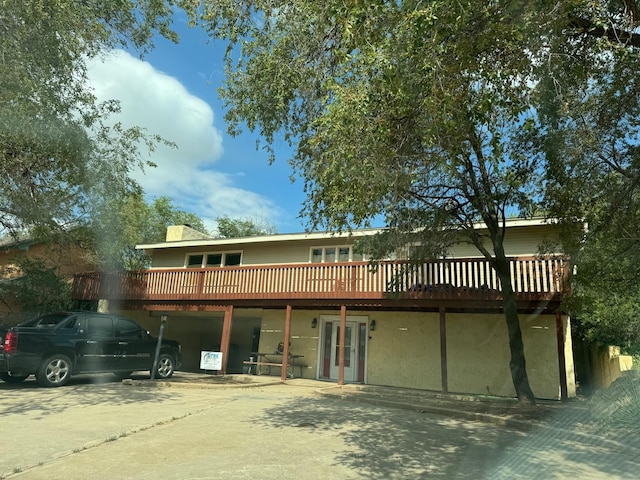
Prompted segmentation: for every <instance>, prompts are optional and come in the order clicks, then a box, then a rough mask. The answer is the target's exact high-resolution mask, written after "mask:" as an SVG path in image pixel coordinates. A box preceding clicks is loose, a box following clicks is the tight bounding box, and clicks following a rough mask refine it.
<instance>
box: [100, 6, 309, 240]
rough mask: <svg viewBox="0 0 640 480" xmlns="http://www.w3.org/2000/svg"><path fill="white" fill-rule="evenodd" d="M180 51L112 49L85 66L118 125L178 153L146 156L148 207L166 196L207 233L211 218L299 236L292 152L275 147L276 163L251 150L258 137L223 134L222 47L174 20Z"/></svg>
mask: <svg viewBox="0 0 640 480" xmlns="http://www.w3.org/2000/svg"><path fill="white" fill-rule="evenodd" d="M174 29H175V30H176V31H177V32H178V34H179V35H180V42H179V44H177V45H176V44H174V43H172V42H170V41H168V40H165V39H162V38H158V39H156V40H155V44H156V46H155V49H154V50H152V51H151V52H149V53H148V54H147V55H145V57H144V58H143V59H140V58H139V57H138V55H137V54H136V53H135V52H134V53H133V54H131V53H129V52H127V51H124V50H116V51H113V52H111V54H110V55H108V56H107V57H106V58H104V59H94V60H91V62H90V63H89V80H90V83H91V85H92V87H93V90H94V94H95V95H96V97H97V98H98V100H99V101H102V100H108V99H116V100H119V101H120V105H121V113H120V115H119V117H118V118H117V120H118V121H120V122H122V124H123V125H124V126H136V125H137V126H141V127H144V128H146V129H147V131H148V132H149V133H150V134H159V135H160V136H162V137H163V138H165V139H167V140H169V141H171V142H174V143H175V144H176V145H177V148H169V147H166V146H159V147H158V148H157V149H156V150H155V151H154V152H153V153H152V154H151V157H150V160H152V161H153V162H154V163H155V164H157V167H156V168H147V169H145V172H144V173H142V172H139V171H137V172H135V173H134V175H133V176H134V178H135V179H136V180H138V181H139V183H140V184H141V185H142V187H143V188H144V190H145V193H146V195H147V198H148V200H152V199H153V198H155V197H159V196H168V197H169V198H171V200H172V202H173V204H174V205H175V206H176V207H177V208H179V209H181V210H186V211H188V212H192V213H194V214H196V215H198V216H199V217H200V218H202V219H203V220H204V222H205V225H206V226H207V228H208V229H209V230H213V229H215V219H216V218H217V217H220V216H223V215H228V216H229V217H231V218H243V219H246V218H251V219H254V220H256V221H259V222H267V223H268V224H270V225H273V226H275V228H276V229H277V231H278V232H279V233H293V232H302V231H304V229H305V222H304V220H303V219H301V218H299V212H300V210H301V208H302V202H303V201H304V198H305V195H304V192H303V190H302V188H303V186H302V182H301V181H300V180H298V181H296V182H294V183H291V181H290V176H291V167H290V166H289V163H288V159H289V158H290V156H291V153H292V151H291V149H289V148H288V147H287V146H286V145H284V144H282V145H276V146H275V147H276V162H275V163H274V164H271V165H269V163H268V159H267V154H266V152H264V151H260V150H256V141H257V140H258V135H257V134H255V133H251V132H248V131H245V132H243V134H241V135H239V136H237V137H232V136H230V135H228V134H227V132H226V130H227V125H226V124H225V121H224V109H223V104H222V101H221V100H220V98H219V97H218V93H217V88H218V87H219V86H220V85H221V84H222V83H223V80H224V72H223V54H224V49H225V46H226V45H225V44H224V43H222V42H216V43H212V42H210V41H209V38H208V37H207V34H206V33H205V32H204V31H203V30H200V29H191V28H188V27H187V25H186V17H185V16H184V14H177V16H176V19H175V21H174Z"/></svg>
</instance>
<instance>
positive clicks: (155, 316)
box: [119, 309, 262, 374]
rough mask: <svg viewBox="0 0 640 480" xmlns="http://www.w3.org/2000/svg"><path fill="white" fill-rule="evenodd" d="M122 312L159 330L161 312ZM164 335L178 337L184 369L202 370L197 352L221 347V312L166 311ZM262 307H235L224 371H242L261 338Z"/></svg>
mask: <svg viewBox="0 0 640 480" xmlns="http://www.w3.org/2000/svg"><path fill="white" fill-rule="evenodd" d="M119 313H121V314H122V315H124V316H126V317H128V318H131V319H133V320H135V321H137V322H138V323H139V324H140V325H141V326H142V327H143V328H146V329H147V330H149V332H151V334H152V335H154V336H157V335H158V332H159V331H160V319H161V313H160V312H157V311H144V310H122V311H119ZM166 315H167V325H166V328H165V331H164V337H165V338H171V339H173V340H178V341H179V342H180V344H181V345H182V366H181V368H180V370H182V371H185V372H202V370H201V369H200V352H202V351H214V352H218V351H220V350H221V345H222V336H223V327H224V312H188V311H172V312H167V314H166ZM261 317H262V310H260V309H235V310H234V312H233V325H232V328H231V332H230V340H229V357H228V359H227V373H230V374H233V373H242V372H243V367H244V365H243V363H242V362H243V361H245V360H247V359H248V358H249V355H250V352H252V351H257V349H258V342H259V341H260V322H261Z"/></svg>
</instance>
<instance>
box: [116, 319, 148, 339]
mask: <svg viewBox="0 0 640 480" xmlns="http://www.w3.org/2000/svg"><path fill="white" fill-rule="evenodd" d="M116 336H118V337H125V338H142V329H141V328H140V326H139V325H138V324H137V323H136V322H134V321H132V320H129V319H128V318H117V319H116Z"/></svg>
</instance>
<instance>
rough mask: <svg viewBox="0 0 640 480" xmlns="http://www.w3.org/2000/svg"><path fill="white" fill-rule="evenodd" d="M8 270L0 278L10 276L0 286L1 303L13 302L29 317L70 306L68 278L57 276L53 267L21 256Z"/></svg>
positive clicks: (38, 260)
mask: <svg viewBox="0 0 640 480" xmlns="http://www.w3.org/2000/svg"><path fill="white" fill-rule="evenodd" d="M10 270H12V271H3V272H2V276H3V277H5V276H7V277H14V278H13V279H12V280H10V281H7V280H5V281H3V282H2V283H1V284H0V300H2V301H3V302H8V301H9V300H10V301H11V303H17V304H18V305H21V306H22V308H23V310H24V311H25V312H28V313H29V314H38V313H44V312H48V311H55V310H65V309H69V308H71V307H72V306H73V301H72V299H71V279H70V278H66V277H64V276H62V275H60V274H59V273H58V271H57V268H56V267H50V266H48V265H46V264H45V262H44V261H42V260H40V259H31V258H28V257H26V256H24V255H22V256H19V257H17V258H16V262H15V266H13V267H11V268H10ZM15 274H18V276H14V275H15Z"/></svg>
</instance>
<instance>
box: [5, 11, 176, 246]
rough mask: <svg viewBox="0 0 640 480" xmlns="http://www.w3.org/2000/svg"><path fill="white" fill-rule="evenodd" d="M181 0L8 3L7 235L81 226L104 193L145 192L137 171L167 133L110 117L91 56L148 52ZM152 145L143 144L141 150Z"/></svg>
mask: <svg viewBox="0 0 640 480" xmlns="http://www.w3.org/2000/svg"><path fill="white" fill-rule="evenodd" d="M173 4H174V2H173V0H150V1H144V2H143V1H140V0H123V1H118V2H113V1H110V0H96V1H91V2H79V1H76V0H55V1H51V0H5V1H3V2H2V8H1V9H0V234H5V233H7V232H9V233H12V232H15V231H24V230H30V229H33V228H37V229H38V230H39V232H38V234H39V235H42V234H43V233H45V232H47V231H56V230H59V228H60V226H63V227H64V226H67V227H68V226H69V225H70V224H77V223H78V221H79V220H80V219H82V218H83V216H84V215H86V214H87V213H90V212H91V211H92V208H93V206H94V205H96V204H97V203H98V202H100V201H101V200H102V199H103V198H105V197H109V196H112V195H113V196H119V195H123V194H127V193H130V192H132V191H135V190H136V185H135V182H134V181H132V180H131V179H130V178H129V176H128V173H129V171H130V170H131V169H132V168H133V167H135V166H143V165H144V164H147V161H146V160H145V159H144V157H143V156H142V154H141V151H142V149H144V148H145V147H148V148H149V149H153V146H154V145H155V144H156V143H157V142H158V141H160V139H159V138H157V137H155V136H152V135H147V134H145V132H143V131H142V130H141V129H139V128H129V129H125V128H123V127H122V126H121V125H120V124H117V123H116V124H112V123H109V122H108V121H107V119H108V117H109V116H110V115H111V114H113V113H115V112H117V111H118V109H119V106H118V104H117V102H115V101H110V102H105V103H103V104H98V103H97V102H96V99H95V97H94V96H93V95H92V93H91V90H90V87H89V85H88V82H87V71H86V61H87V59H89V58H92V57H96V56H99V55H103V54H106V53H108V51H109V50H110V49H111V48H114V47H117V46H131V47H133V48H139V49H141V50H142V51H144V50H145V49H146V48H149V47H151V46H152V43H151V38H152V35H153V33H154V32H159V33H160V34H162V35H164V36H166V37H168V38H171V39H173V40H175V39H176V36H175V34H174V33H173V32H171V30H170V29H169V25H170V19H171V14H172V8H171V7H172V5H173ZM141 146H142V147H141Z"/></svg>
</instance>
